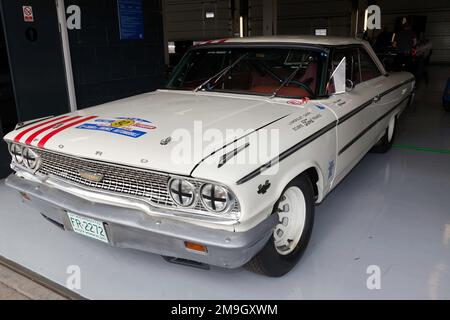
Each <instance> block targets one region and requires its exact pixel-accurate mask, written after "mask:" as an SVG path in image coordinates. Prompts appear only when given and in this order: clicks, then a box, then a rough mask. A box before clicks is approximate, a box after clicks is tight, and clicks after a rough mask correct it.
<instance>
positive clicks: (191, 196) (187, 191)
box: [168, 178, 236, 214]
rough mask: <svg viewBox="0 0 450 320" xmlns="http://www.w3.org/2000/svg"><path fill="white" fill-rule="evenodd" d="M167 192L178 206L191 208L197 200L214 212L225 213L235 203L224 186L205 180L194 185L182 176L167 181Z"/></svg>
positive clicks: (234, 199) (233, 197)
mask: <svg viewBox="0 0 450 320" xmlns="http://www.w3.org/2000/svg"><path fill="white" fill-rule="evenodd" d="M168 188H169V194H170V197H171V198H172V200H173V201H174V202H175V203H176V204H177V206H179V207H184V208H193V207H195V206H196V204H197V203H198V201H201V203H202V204H203V207H204V208H205V209H206V210H208V211H209V212H211V213H214V214H226V213H228V212H229V211H230V209H231V208H232V207H233V205H234V204H235V201H236V198H235V196H234V195H233V193H232V192H231V191H230V190H228V189H227V188H226V187H224V186H222V185H218V184H214V183H209V182H205V183H203V184H201V185H200V186H196V185H194V184H193V183H191V182H190V181H188V180H186V179H183V178H172V179H170V181H169V186H168Z"/></svg>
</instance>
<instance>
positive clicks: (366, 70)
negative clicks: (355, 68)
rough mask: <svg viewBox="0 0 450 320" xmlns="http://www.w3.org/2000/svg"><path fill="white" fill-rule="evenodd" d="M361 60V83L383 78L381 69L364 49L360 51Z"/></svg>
mask: <svg viewBox="0 0 450 320" xmlns="http://www.w3.org/2000/svg"><path fill="white" fill-rule="evenodd" d="M359 59H360V66H361V81H368V80H370V79H373V78H376V77H378V76H381V72H380V69H378V67H377V65H376V64H375V62H374V61H373V59H372V58H371V57H370V56H369V54H368V53H367V51H366V50H365V49H363V48H360V49H359Z"/></svg>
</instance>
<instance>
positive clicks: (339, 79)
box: [327, 57, 347, 94]
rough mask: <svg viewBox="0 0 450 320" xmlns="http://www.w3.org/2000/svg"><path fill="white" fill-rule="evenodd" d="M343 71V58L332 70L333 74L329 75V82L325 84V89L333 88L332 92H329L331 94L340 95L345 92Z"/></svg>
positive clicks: (344, 63)
mask: <svg viewBox="0 0 450 320" xmlns="http://www.w3.org/2000/svg"><path fill="white" fill-rule="evenodd" d="M345 70H346V62H345V57H343V58H342V60H341V61H340V62H339V64H338V65H337V67H336V68H335V69H334V71H333V73H332V74H331V77H330V80H329V81H328V84H327V89H329V88H331V87H334V90H333V91H334V92H331V93H332V94H340V93H345V92H346V91H347V90H346V89H347V88H346V87H347V86H346V82H347V81H346V76H345Z"/></svg>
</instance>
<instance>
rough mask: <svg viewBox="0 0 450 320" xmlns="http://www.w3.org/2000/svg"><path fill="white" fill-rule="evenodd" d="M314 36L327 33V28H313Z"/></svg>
mask: <svg viewBox="0 0 450 320" xmlns="http://www.w3.org/2000/svg"><path fill="white" fill-rule="evenodd" d="M315 35H316V36H326V35H327V29H316V30H315Z"/></svg>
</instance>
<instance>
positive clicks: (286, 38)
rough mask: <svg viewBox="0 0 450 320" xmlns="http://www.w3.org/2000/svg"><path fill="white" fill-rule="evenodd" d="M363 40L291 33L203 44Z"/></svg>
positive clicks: (327, 42)
mask: <svg viewBox="0 0 450 320" xmlns="http://www.w3.org/2000/svg"><path fill="white" fill-rule="evenodd" d="M365 42H366V41H364V40H360V39H356V38H351V37H336V36H312V35H293V36H261V37H244V38H229V39H220V40H212V41H207V42H205V43H203V44H226V43H242V44H245V43H272V44H276V43H298V44H315V45H325V46H341V45H350V44H364V43H365Z"/></svg>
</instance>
